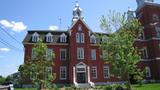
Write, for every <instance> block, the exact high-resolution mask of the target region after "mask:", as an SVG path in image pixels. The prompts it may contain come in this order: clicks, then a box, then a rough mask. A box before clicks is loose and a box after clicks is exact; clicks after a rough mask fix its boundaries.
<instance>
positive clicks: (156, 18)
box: [152, 14, 159, 22]
mask: <svg viewBox="0 0 160 90" xmlns="http://www.w3.org/2000/svg"><path fill="white" fill-rule="evenodd" d="M152 20H153V21H154V22H158V21H159V17H158V15H157V14H153V15H152Z"/></svg>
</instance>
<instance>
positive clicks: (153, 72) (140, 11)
mask: <svg viewBox="0 0 160 90" xmlns="http://www.w3.org/2000/svg"><path fill="white" fill-rule="evenodd" d="M136 1H137V5H138V7H137V10H136V17H137V18H138V20H139V21H140V22H141V24H142V26H143V27H144V29H143V31H142V34H141V37H140V38H139V39H138V40H136V43H137V47H138V48H139V49H140V50H141V52H142V58H141V61H140V63H139V65H140V67H141V68H144V69H146V68H147V69H148V73H149V74H148V76H145V79H146V80H153V79H154V80H160V54H159V53H160V13H159V11H160V4H158V3H155V2H154V0H136ZM142 66H143V67H142Z"/></svg>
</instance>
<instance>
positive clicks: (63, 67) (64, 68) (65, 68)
mask: <svg viewBox="0 0 160 90" xmlns="http://www.w3.org/2000/svg"><path fill="white" fill-rule="evenodd" d="M62 70H64V72H63V73H62ZM62 74H65V75H64V76H65V77H62ZM66 79H67V67H66V66H60V80H66Z"/></svg>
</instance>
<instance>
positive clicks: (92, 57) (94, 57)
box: [91, 49, 97, 60]
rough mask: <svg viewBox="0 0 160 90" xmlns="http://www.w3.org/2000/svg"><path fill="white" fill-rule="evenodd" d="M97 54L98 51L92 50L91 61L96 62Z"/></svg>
mask: <svg viewBox="0 0 160 90" xmlns="http://www.w3.org/2000/svg"><path fill="white" fill-rule="evenodd" d="M96 55H97V52H96V49H91V60H96V59H97V57H96Z"/></svg>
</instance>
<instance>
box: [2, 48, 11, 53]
mask: <svg viewBox="0 0 160 90" xmlns="http://www.w3.org/2000/svg"><path fill="white" fill-rule="evenodd" d="M0 51H2V52H8V51H10V49H9V48H0Z"/></svg>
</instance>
